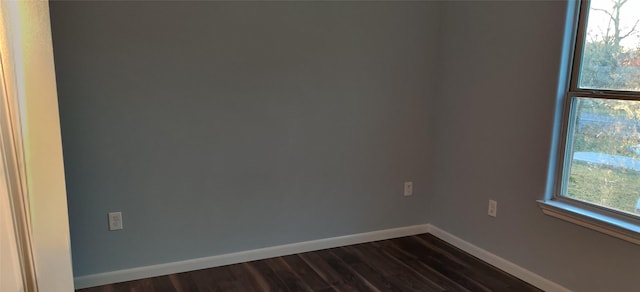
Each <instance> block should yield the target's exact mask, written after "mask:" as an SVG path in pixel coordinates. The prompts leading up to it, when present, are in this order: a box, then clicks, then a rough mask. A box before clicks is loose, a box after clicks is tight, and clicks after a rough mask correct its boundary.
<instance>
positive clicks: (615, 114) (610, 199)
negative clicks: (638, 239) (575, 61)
mask: <svg viewBox="0 0 640 292" xmlns="http://www.w3.org/2000/svg"><path fill="white" fill-rule="evenodd" d="M574 105H575V112H574V115H573V116H574V121H573V125H574V128H573V133H572V135H571V137H570V138H571V143H569V144H568V145H569V147H571V148H572V149H568V153H569V155H570V156H568V157H570V158H571V164H570V168H569V171H568V175H567V176H566V177H565V186H566V194H564V195H565V196H567V197H569V198H572V199H576V200H581V201H585V202H589V203H593V204H596V205H601V206H605V207H608V208H612V209H616V210H620V211H624V212H627V213H631V214H635V215H640V201H639V200H640V101H628V100H608V99H598V98H576V101H575V104H574Z"/></svg>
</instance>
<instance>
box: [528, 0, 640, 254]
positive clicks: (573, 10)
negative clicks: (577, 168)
mask: <svg viewBox="0 0 640 292" xmlns="http://www.w3.org/2000/svg"><path fill="white" fill-rule="evenodd" d="M568 5H569V7H568V11H567V26H566V28H565V44H564V46H565V50H564V52H563V53H564V54H565V55H564V58H563V62H564V63H566V64H562V66H561V67H562V70H561V73H560V74H561V81H560V84H559V90H558V93H559V96H558V103H557V112H556V119H555V120H556V121H555V122H556V129H555V133H554V141H553V145H552V155H551V160H550V164H551V166H550V177H549V183H548V186H547V197H546V198H545V200H541V201H539V205H540V207H541V208H542V211H543V212H544V213H545V214H547V215H550V216H553V217H556V218H559V219H562V220H565V221H569V222H572V223H575V224H578V225H581V226H584V227H587V228H590V229H593V230H596V231H599V232H602V233H605V234H608V235H611V236H614V237H617V238H620V239H623V240H626V241H629V242H633V243H635V244H639V245H640V218H638V217H636V216H632V215H629V214H626V213H624V212H619V211H616V210H613V209H609V208H606V207H604V206H600V205H596V204H591V203H588V202H583V201H579V200H575V199H571V198H568V197H566V196H563V195H562V194H563V193H564V190H565V189H566V186H564V185H563V183H564V179H563V177H565V176H568V175H569V174H568V171H569V169H570V166H571V162H572V157H569V156H570V153H571V151H569V150H568V149H570V147H571V145H569V144H570V143H571V137H570V135H569V133H572V128H571V127H572V126H573V125H572V121H575V119H574V115H575V110H574V109H573V108H574V107H573V106H574V103H575V101H576V98H578V97H581V98H605V99H616V100H640V92H629V91H620V90H589V89H581V88H579V87H578V81H579V80H578V78H579V76H578V75H579V71H580V70H579V69H580V65H581V64H580V62H581V58H582V47H583V46H584V39H585V34H586V25H587V23H586V22H587V15H588V10H589V0H581V1H569V4H568Z"/></svg>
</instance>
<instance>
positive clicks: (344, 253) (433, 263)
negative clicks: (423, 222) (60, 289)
mask: <svg viewBox="0 0 640 292" xmlns="http://www.w3.org/2000/svg"><path fill="white" fill-rule="evenodd" d="M76 291H80V292H120V291H132V292H133V291H136V292H137V291H152V292H165V291H177V292H183V291H184V292H186V291H197V292H200V291H541V290H539V289H537V288H535V287H533V286H531V285H529V284H527V283H525V282H523V281H521V280H519V279H517V278H515V277H513V276H511V275H509V274H507V273H505V272H503V271H501V270H499V269H497V268H495V267H493V266H491V265H488V264H486V263H484V262H482V261H480V260H479V259H477V258H475V257H473V256H471V255H469V254H467V253H465V252H463V251H461V250H459V249H457V248H456V247H454V246H451V245H449V244H448V243H446V242H444V241H442V240H440V239H438V238H436V237H435V236H433V235H430V234H421V235H416V236H408V237H401V238H395V239H390V240H383V241H377V242H371V243H364V244H357V245H351V246H345V247H339V248H332V249H326V250H320V251H314V252H307V253H302V254H295V255H289V256H283V257H277V258H271V259H266V260H259V261H253V262H247V263H241V264H235V265H229V266H224V267H217V268H211V269H204V270H198V271H192V272H186V273H179V274H172V275H167V276H161V277H155V278H149V279H142V280H137V281H130V282H123V283H117V284H111V285H105V286H99V287H93V288H86V289H81V290H76Z"/></svg>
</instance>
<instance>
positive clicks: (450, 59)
mask: <svg viewBox="0 0 640 292" xmlns="http://www.w3.org/2000/svg"><path fill="white" fill-rule="evenodd" d="M51 7H52V8H51V12H52V24H53V36H54V50H55V57H56V66H57V77H58V83H59V98H60V107H61V115H62V117H61V118H62V131H63V143H64V151H65V162H66V172H67V180H68V191H69V204H70V206H69V208H70V214H69V215H70V219H71V232H72V234H71V235H72V248H73V256H74V269H75V274H76V276H81V275H87V274H91V273H97V272H105V271H111V270H116V269H123V268H130V267H136V266H142V265H149V264H157V263H163V262H170V261H176V260H183V259H189V258H196V257H202V256H210V255H216V254H222V253H228V252H233V251H241V250H247V249H253V248H259V247H265V246H271V245H278V244H284V243H291V242H298V241H303V240H312V239H318V238H325V237H332V236H339V235H344V234H352V233H358V232H366V231H371V230H378V229H384V228H391V227H398V226H406V225H412V224H420V223H426V222H431V223H433V224H435V225H436V226H438V227H440V228H442V229H444V230H446V231H448V232H450V233H452V234H454V235H457V236H459V237H461V238H463V239H465V240H467V241H469V242H471V243H473V244H476V245H478V246H479V247H481V248H484V249H487V250H489V251H491V252H493V253H495V254H497V255H499V256H501V257H504V258H506V259H508V260H510V261H512V262H514V263H516V264H518V265H521V266H523V267H524V268H527V269H530V270H532V271H534V272H536V273H538V274H540V275H542V276H544V277H546V278H548V279H551V280H553V281H556V282H558V283H559V284H562V285H564V286H566V287H568V288H570V289H574V290H577V291H633V290H636V288H637V279H635V278H636V277H634V276H635V274H636V272H635V271H638V270H640V249H638V247H637V246H635V245H632V244H629V243H626V242H624V241H621V240H618V239H614V238H611V237H608V236H606V235H602V234H600V233H597V232H594V231H591V230H587V229H583V228H581V227H577V226H576V225H573V224H569V223H566V222H563V221H560V220H557V219H553V218H551V217H548V216H545V215H543V214H542V212H541V211H540V209H539V208H538V207H537V205H536V203H535V201H536V200H538V199H541V198H542V197H543V196H544V193H545V185H546V176H547V166H548V165H547V164H548V156H549V153H550V146H549V145H550V144H551V134H552V128H553V126H552V119H553V113H554V98H555V97H556V90H557V87H558V78H559V76H558V74H559V73H558V72H559V68H560V62H561V61H560V56H561V50H562V47H561V45H562V39H563V29H564V19H565V12H566V3H564V2H562V1H553V2H543V1H535V2H524V1H518V2H507V1H499V2H493V1H492V2H479V1H475V2H457V1H455V2H447V3H444V4H443V3H435V2H423V3H413V2H411V3H401V2H394V3H362V2H358V3H319V2H312V3H309V2H306V3H291V2H278V3H263V4H256V3H243V2H240V3H235V4H233V3H200V2H198V3H181V4H176V3H165V2H152V3H141V2H136V3H131V4H126V3H119V2H118V3H110V4H105V3H91V4H82V3H77V2H53V3H51ZM439 16H440V17H439ZM404 180H413V181H414V182H415V183H416V186H415V190H416V195H415V196H414V197H412V198H409V199H405V198H403V197H402V196H401V188H402V182H403V181H404ZM489 198H493V199H497V200H498V203H499V205H498V207H499V208H498V209H499V211H498V217H497V218H490V217H488V216H487V215H486V207H487V200H488V199H489ZM117 210H120V211H123V212H124V224H125V229H124V230H123V231H118V232H107V231H106V213H107V212H108V211H117Z"/></svg>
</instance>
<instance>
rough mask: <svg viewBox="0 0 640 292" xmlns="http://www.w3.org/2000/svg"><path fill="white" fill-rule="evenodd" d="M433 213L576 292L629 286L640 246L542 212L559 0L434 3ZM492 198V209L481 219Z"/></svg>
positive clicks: (436, 220) (639, 267) (560, 24)
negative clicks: (437, 31) (438, 12)
mask: <svg viewBox="0 0 640 292" xmlns="http://www.w3.org/2000/svg"><path fill="white" fill-rule="evenodd" d="M442 8H443V11H442V17H441V19H442V23H441V27H442V30H441V40H442V47H441V48H440V52H441V55H440V57H439V58H438V59H439V60H441V62H440V64H439V69H440V72H441V74H440V75H439V79H438V80H439V89H438V93H439V94H438V96H437V98H436V99H435V101H434V103H433V108H434V109H437V110H435V111H433V114H434V122H433V124H432V125H433V126H434V128H433V134H434V136H433V138H432V139H431V140H432V141H434V144H433V149H434V151H435V152H434V153H435V155H434V164H433V165H434V170H435V171H434V176H433V178H432V180H433V182H434V189H433V193H432V194H430V196H432V197H431V198H430V200H431V202H432V204H430V206H429V216H430V221H431V222H432V223H433V224H435V225H436V226H438V227H440V228H442V229H444V230H446V231H448V232H450V233H453V234H455V235H457V236H459V237H461V238H463V239H465V240H467V241H469V242H471V243H473V244H476V245H478V246H480V247H482V248H484V249H486V250H489V251H491V252H493V253H495V254H497V255H499V256H501V257H504V258H506V259H508V260H510V261H512V262H514V263H516V264H518V265H520V266H522V267H524V268H527V269H529V270H531V271H534V272H536V273H538V274H540V275H542V276H544V277H546V278H548V279H551V280H553V281H556V282H557V283H559V284H562V285H564V286H565V287H567V288H570V289H573V290H575V291H637V290H638V283H639V282H638V277H637V274H638V271H640V248H639V247H638V246H637V245H633V244H630V243H627V242H624V241H621V240H618V239H615V238H612V237H609V236H606V235H603V234H600V233H598V232H595V231H592V230H588V229H584V228H581V227H578V226H576V225H573V224H570V223H566V222H564V221H560V220H557V219H553V218H551V217H548V216H545V215H543V214H542V212H541V211H540V209H539V208H538V207H537V205H536V202H535V201H536V200H538V199H542V198H543V196H544V193H545V184H546V175H547V166H548V157H549V153H550V152H549V151H550V146H549V145H550V144H551V134H552V120H553V113H554V98H555V96H556V89H557V88H558V77H559V76H558V74H559V73H558V72H559V69H560V62H561V61H560V56H561V53H560V52H561V49H562V48H561V46H562V40H563V29H564V19H565V12H566V3H563V2H561V1H553V2H542V1H535V2H533V1H531V2H523V1H498V2H449V3H447V4H445V5H443V7H442ZM489 198H494V199H497V200H498V217H497V218H491V217H488V216H487V201H488V199H489Z"/></svg>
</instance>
